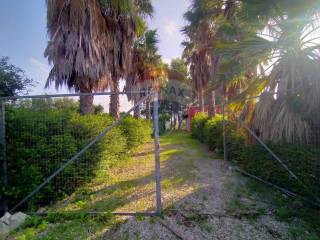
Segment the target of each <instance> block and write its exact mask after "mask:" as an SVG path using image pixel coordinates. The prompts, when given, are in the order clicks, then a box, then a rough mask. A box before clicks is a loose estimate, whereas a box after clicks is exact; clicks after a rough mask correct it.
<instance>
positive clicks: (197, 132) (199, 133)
mask: <svg viewBox="0 0 320 240" xmlns="http://www.w3.org/2000/svg"><path fill="white" fill-rule="evenodd" d="M208 119H209V118H208V114H207V113H202V112H200V113H197V114H196V115H195V116H194V118H193V119H192V123H191V135H192V137H193V138H195V139H198V140H199V141H200V142H202V143H204V142H205V134H204V126H205V124H206V122H207V121H208Z"/></svg>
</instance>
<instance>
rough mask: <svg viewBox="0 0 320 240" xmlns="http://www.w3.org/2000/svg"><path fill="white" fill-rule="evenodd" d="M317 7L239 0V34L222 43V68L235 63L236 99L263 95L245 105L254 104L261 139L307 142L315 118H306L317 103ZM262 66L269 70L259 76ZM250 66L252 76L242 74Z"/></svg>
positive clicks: (311, 2)
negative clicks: (237, 36) (238, 85)
mask: <svg viewBox="0 0 320 240" xmlns="http://www.w3.org/2000/svg"><path fill="white" fill-rule="evenodd" d="M319 9H320V3H319V2H318V1H316V0H308V1H307V2H301V1H295V0H294V1H290V3H289V2H288V1H284V0H280V1H277V3H275V4H270V3H269V2H265V1H261V2H255V3H250V2H247V1H243V3H242V5H241V8H240V9H239V12H238V14H237V18H238V19H237V21H238V24H237V26H238V27H239V28H238V29H237V31H239V32H240V33H241V34H240V38H239V39H238V41H237V43H229V44H225V46H224V48H225V50H226V51H224V56H228V55H229V60H228V59H227V58H228V57H224V60H225V61H226V62H227V64H226V65H225V66H224V67H226V66H228V65H229V66H230V65H231V64H232V65H233V66H236V67H234V69H235V71H233V72H232V73H231V75H230V78H229V79H230V80H231V81H230V82H233V83H235V82H241V81H242V82H243V79H244V80H245V81H244V82H246V83H245V84H244V86H243V87H241V88H240V90H241V94H240V95H239V96H240V98H239V99H241V96H248V95H249V96H250V95H252V94H261V93H263V94H262V95H261V98H260V100H259V102H258V103H257V104H256V105H252V102H249V103H248V104H249V105H251V106H254V107H255V111H254V125H255V127H256V128H257V129H259V132H260V133H261V137H262V138H264V139H269V140H274V141H279V140H283V139H285V140H287V141H290V142H292V141H303V142H306V141H308V140H309V139H310V136H311V134H310V132H311V129H312V127H313V126H315V125H316V122H317V121H318V119H314V118H312V117H310V116H311V115H312V114H311V113H312V112H315V111H317V110H316V109H319V107H320V99H319V92H320V88H319V82H320V77H319V74H320V72H319V68H318V67H317V66H319V63H320V61H319V60H320V45H319V43H317V42H316V41H315V40H316V39H319V35H318V34H319V31H318V30H319V28H320V27H319V22H318V19H317V18H318V17H317V15H316V14H317V12H318V11H319ZM253 23H254V24H253ZM231 56H232V59H230V58H231ZM262 64H264V65H269V66H268V69H269V70H268V71H267V70H266V69H263V67H261V70H260V75H257V72H256V69H257V66H259V65H260V66H261V65H262ZM248 69H251V71H252V74H249V75H247V76H246V74H248ZM221 70H223V68H222V69H221ZM224 70H225V71H226V69H224ZM268 72H270V73H268ZM239 80H240V81H239ZM244 102H245V101H244Z"/></svg>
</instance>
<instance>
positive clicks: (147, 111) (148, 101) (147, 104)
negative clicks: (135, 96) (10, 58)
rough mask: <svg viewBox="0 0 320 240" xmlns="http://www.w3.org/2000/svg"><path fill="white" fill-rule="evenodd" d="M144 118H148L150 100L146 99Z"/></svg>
mask: <svg viewBox="0 0 320 240" xmlns="http://www.w3.org/2000/svg"><path fill="white" fill-rule="evenodd" d="M146 119H148V120H150V100H149V98H148V99H147V100H146Z"/></svg>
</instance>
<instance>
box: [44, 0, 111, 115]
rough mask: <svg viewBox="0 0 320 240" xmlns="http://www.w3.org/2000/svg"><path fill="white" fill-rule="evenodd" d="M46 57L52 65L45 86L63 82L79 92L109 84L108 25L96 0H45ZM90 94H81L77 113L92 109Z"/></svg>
mask: <svg viewBox="0 0 320 240" xmlns="http://www.w3.org/2000/svg"><path fill="white" fill-rule="evenodd" d="M47 11H48V13H47V16H48V23H47V28H48V34H49V38H50V41H49V42H48V46H47V48H46V50H45V56H46V57H47V58H48V60H49V63H51V64H52V65H53V68H52V70H51V71H50V74H49V77H48V80H47V83H46V87H48V86H49V85H50V84H52V83H54V84H55V86H56V88H57V89H58V88H59V87H61V86H63V85H66V86H67V87H68V88H69V89H72V90H75V91H76V92H80V93H91V92H92V91H97V90H100V89H104V88H106V87H107V86H108V83H109V79H110V71H109V66H108V62H109V59H108V56H109V52H108V49H109V42H108V38H107V26H106V23H105V21H104V18H103V16H102V14H101V9H100V6H99V4H98V3H97V2H96V1H95V0H70V1H64V0H48V1H47ZM92 106H93V96H81V97H80V112H81V113H82V114H88V113H91V112H92V111H93V107H92Z"/></svg>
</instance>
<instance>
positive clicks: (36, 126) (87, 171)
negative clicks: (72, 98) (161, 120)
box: [0, 107, 152, 207]
mask: <svg viewBox="0 0 320 240" xmlns="http://www.w3.org/2000/svg"><path fill="white" fill-rule="evenodd" d="M113 122H114V120H113V119H112V118H111V117H110V116H109V115H107V114H99V115H88V116H81V115H79V114H78V113H76V112H75V111H72V110H65V109H64V110H59V109H41V110H34V109H31V108H12V107H8V108H7V112H6V124H7V125H6V138H7V151H6V152H7V160H8V182H9V186H8V188H7V189H3V188H1V189H0V195H6V196H7V197H8V200H9V201H8V202H9V203H10V205H11V207H12V205H13V204H15V203H17V201H19V200H21V199H22V198H23V197H25V196H26V195H27V194H28V193H30V192H31V191H32V190H33V189H34V188H35V187H36V186H38V185H39V184H40V183H42V182H43V181H44V180H45V179H46V178H47V177H48V176H50V175H51V174H52V173H53V172H54V171H56V170H57V169H58V168H59V167H60V166H61V165H62V164H63V163H65V162H66V161H68V160H69V159H70V158H71V157H73V156H74V155H75V154H76V153H77V152H79V151H80V150H81V149H82V148H83V147H84V146H86V145H87V144H88V143H89V142H90V141H91V140H93V139H94V138H95V137H97V136H98V134H100V133H101V132H102V131H103V130H105V129H106V128H107V127H108V126H110V125H111V124H112V123H113ZM151 129H152V128H151V126H150V124H149V123H147V122H146V121H144V120H138V119H133V118H130V117H129V118H127V119H125V121H124V122H123V124H122V125H121V126H120V127H117V128H114V129H113V130H112V131H111V132H109V133H108V134H107V135H106V136H105V137H103V139H102V140H101V141H100V142H99V143H97V144H95V145H93V146H91V147H90V149H89V150H88V151H87V152H85V154H83V155H82V157H80V158H79V159H78V160H76V161H75V162H74V163H72V164H70V165H69V166H68V167H67V168H65V169H64V170H63V172H62V174H59V175H58V176H56V177H55V178H54V179H53V181H52V182H50V184H49V185H48V186H46V187H45V188H44V189H43V190H41V191H40V192H39V193H38V194H36V196H35V197H34V198H33V199H32V202H31V203H32V205H37V204H38V205H39V204H47V203H48V201H54V200H56V199H58V198H60V197H62V196H64V195H65V194H70V193H72V192H73V191H74V190H75V189H76V188H77V187H79V186H81V185H82V184H84V183H87V182H88V181H90V179H92V178H93V177H95V175H96V173H97V170H98V169H99V166H101V164H103V167H104V168H110V167H111V166H112V165H114V164H115V163H117V162H118V161H120V160H121V159H123V158H124V157H126V154H127V153H128V152H129V150H133V149H134V148H136V147H137V146H138V145H140V144H143V143H145V142H146V141H148V140H149V139H150V138H151Z"/></svg>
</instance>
